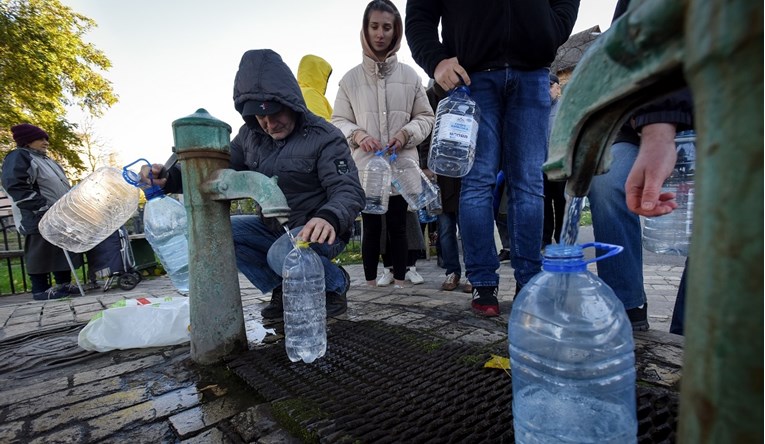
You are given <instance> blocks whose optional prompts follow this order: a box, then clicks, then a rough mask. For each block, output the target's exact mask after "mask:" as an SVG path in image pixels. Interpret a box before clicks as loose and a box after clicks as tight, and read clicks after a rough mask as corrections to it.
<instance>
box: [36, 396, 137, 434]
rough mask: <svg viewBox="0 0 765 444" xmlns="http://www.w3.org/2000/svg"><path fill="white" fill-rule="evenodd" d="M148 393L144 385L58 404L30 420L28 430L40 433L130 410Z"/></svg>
mask: <svg viewBox="0 0 765 444" xmlns="http://www.w3.org/2000/svg"><path fill="white" fill-rule="evenodd" d="M147 399H148V394H147V391H146V388H145V387H137V388H133V389H128V390H123V391H120V392H117V393H109V394H105V395H103V396H99V397H98V398H94V399H88V400H85V401H82V402H77V403H75V404H71V405H67V406H60V407H59V408H57V409H55V410H53V411H49V412H46V413H43V414H42V415H40V416H37V417H35V418H34V419H33V420H32V421H31V425H30V431H31V432H33V433H41V432H44V431H46V430H50V429H52V428H55V427H57V426H58V425H61V424H66V423H68V422H70V421H80V420H86V419H90V418H95V417H98V416H102V415H106V414H109V413H111V412H115V411H118V410H120V411H121V410H126V411H128V410H131V409H133V408H134V407H135V408H136V409H137V410H139V411H140V410H141V408H140V407H138V406H139V405H140V404H141V403H145V401H146V400H147Z"/></svg>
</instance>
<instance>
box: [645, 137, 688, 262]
mask: <svg viewBox="0 0 765 444" xmlns="http://www.w3.org/2000/svg"><path fill="white" fill-rule="evenodd" d="M675 145H676V147H677V162H676V163H675V169H674V171H672V174H671V175H670V176H669V177H668V178H667V180H666V181H665V182H664V185H663V186H662V192H667V191H670V192H673V193H675V202H677V208H675V209H674V211H672V212H671V213H669V214H665V215H663V216H658V217H646V218H644V220H643V247H644V248H645V249H646V250H648V251H652V252H654V253H660V254H668V255H674V256H688V249H689V247H690V244H691V232H692V231H693V198H694V196H693V194H694V176H695V173H696V133H695V132H693V131H683V132H680V133H678V134H677V137H676V138H675Z"/></svg>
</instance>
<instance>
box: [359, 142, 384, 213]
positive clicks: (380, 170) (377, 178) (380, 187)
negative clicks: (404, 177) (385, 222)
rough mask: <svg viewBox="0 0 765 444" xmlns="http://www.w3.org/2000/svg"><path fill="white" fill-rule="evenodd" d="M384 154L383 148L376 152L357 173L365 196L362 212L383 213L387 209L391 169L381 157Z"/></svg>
mask: <svg viewBox="0 0 765 444" xmlns="http://www.w3.org/2000/svg"><path fill="white" fill-rule="evenodd" d="M384 154H385V150H381V151H378V152H376V153H375V156H374V157H372V158H371V159H370V160H369V163H367V165H366V167H364V169H363V170H361V173H360V174H359V176H360V177H359V178H360V179H361V187H362V188H364V194H366V196H367V203H366V206H365V207H364V209H363V210H362V213H368V214H385V213H386V212H387V211H388V199H389V198H390V186H391V185H390V178H391V171H390V164H389V163H388V161H387V160H385V159H384V158H383V155H384Z"/></svg>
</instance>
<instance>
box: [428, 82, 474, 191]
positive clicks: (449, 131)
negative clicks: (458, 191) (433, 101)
mask: <svg viewBox="0 0 765 444" xmlns="http://www.w3.org/2000/svg"><path fill="white" fill-rule="evenodd" d="M480 116H481V111H480V109H479V108H478V105H476V103H475V101H473V99H471V98H470V89H469V88H468V87H467V86H458V87H457V88H454V89H453V90H452V91H451V92H450V93H449V95H448V96H447V97H445V98H444V99H443V100H441V101H440V102H438V107H436V123H435V125H434V127H433V138H432V141H431V143H430V152H429V153H428V168H429V169H430V170H431V171H433V172H434V173H436V174H439V175H443V176H449V177H462V176H464V175H466V174H467V173H468V171H470V168H472V167H473V161H474V160H475V145H476V139H477V138H478V124H479V120H480Z"/></svg>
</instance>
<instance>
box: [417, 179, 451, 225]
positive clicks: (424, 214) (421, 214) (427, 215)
mask: <svg viewBox="0 0 765 444" xmlns="http://www.w3.org/2000/svg"><path fill="white" fill-rule="evenodd" d="M433 187H434V188H435V189H436V198H435V199H433V201H432V202H430V203H429V204H427V205H426V206H425V208H420V209H419V210H417V217H418V218H419V219H420V223H421V224H429V223H431V222H435V221H437V220H438V215H439V214H441V213H443V212H444V211H443V206H442V205H441V188H439V187H438V185H436V184H433Z"/></svg>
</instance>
